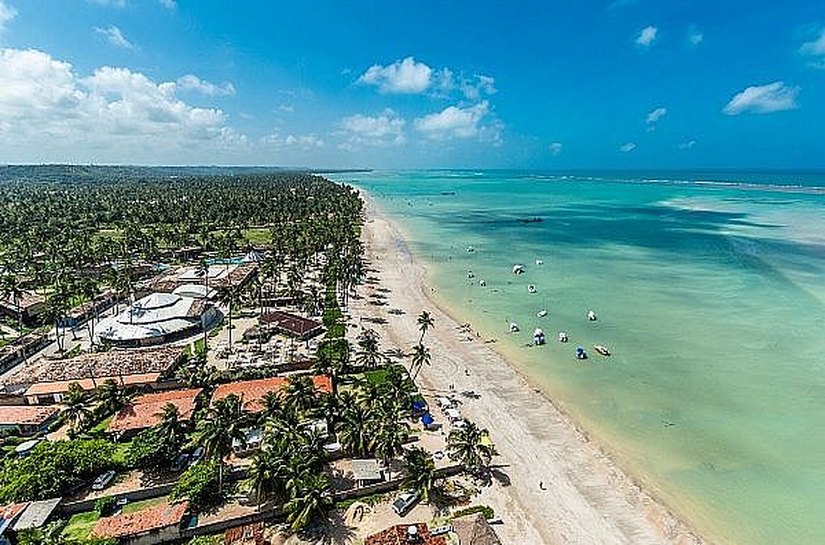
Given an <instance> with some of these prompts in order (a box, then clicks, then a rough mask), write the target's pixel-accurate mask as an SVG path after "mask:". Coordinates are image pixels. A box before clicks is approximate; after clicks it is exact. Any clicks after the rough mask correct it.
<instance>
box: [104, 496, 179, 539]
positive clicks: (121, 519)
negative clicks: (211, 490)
mask: <svg viewBox="0 0 825 545" xmlns="http://www.w3.org/2000/svg"><path fill="white" fill-rule="evenodd" d="M188 508H189V502H181V503H173V504H168V503H162V504H160V505H155V506H153V507H147V508H146V509H143V510H141V511H137V512H136V513H129V514H128V515H116V516H114V517H105V518H102V519H100V520H98V521H97V523H96V524H95V526H94V528H92V532H91V535H92V536H97V537H104V538H105V537H114V538H122V537H128V536H136V535H139V534H143V533H145V532H149V531H151V530H160V529H163V528H168V527H169V526H175V525H178V524H180V522H181V520H183V515H185V514H186V510H187V509H188Z"/></svg>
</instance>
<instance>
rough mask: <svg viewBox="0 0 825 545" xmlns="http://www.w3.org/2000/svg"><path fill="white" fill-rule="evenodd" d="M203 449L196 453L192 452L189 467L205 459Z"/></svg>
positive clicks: (199, 448)
mask: <svg viewBox="0 0 825 545" xmlns="http://www.w3.org/2000/svg"><path fill="white" fill-rule="evenodd" d="M203 453H204V450H203V447H198V448H196V449H195V450H194V451H192V455H191V456H190V457H189V467H192V466H193V465H195V464H197V463H198V462H200V461H201V460H202V459H203Z"/></svg>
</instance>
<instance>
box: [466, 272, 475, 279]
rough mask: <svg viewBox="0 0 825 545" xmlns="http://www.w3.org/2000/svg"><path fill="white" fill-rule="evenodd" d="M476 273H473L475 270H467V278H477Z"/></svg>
mask: <svg viewBox="0 0 825 545" xmlns="http://www.w3.org/2000/svg"><path fill="white" fill-rule="evenodd" d="M475 277H476V275H475V274H473V271H467V278H475Z"/></svg>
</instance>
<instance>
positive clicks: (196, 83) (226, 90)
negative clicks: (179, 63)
mask: <svg viewBox="0 0 825 545" xmlns="http://www.w3.org/2000/svg"><path fill="white" fill-rule="evenodd" d="M177 88H178V89H181V90H183V91H196V92H198V93H203V94H204V95H207V96H226V95H234V94H235V86H234V85H232V84H231V83H228V82H227V83H224V84H222V85H216V84H214V83H211V82H209V81H206V80H202V79H200V78H199V77H198V76H196V75H194V74H186V75H185V76H182V77H180V78H178V81H177Z"/></svg>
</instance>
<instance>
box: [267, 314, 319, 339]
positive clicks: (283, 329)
mask: <svg viewBox="0 0 825 545" xmlns="http://www.w3.org/2000/svg"><path fill="white" fill-rule="evenodd" d="M260 323H261V324H262V325H263V326H265V327H266V328H268V329H270V330H272V331H275V332H277V333H282V334H284V335H287V336H289V337H292V338H295V339H300V340H307V339H311V338H313V337H316V336H318V335H320V334H321V333H322V332H323V329H324V326H323V324H322V323H321V322H317V321H315V320H312V319H310V318H305V317H303V316H299V315H297V314H294V313H291V312H284V311H280V310H276V311H272V312H267V313H265V314H263V315H261V317H260Z"/></svg>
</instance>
